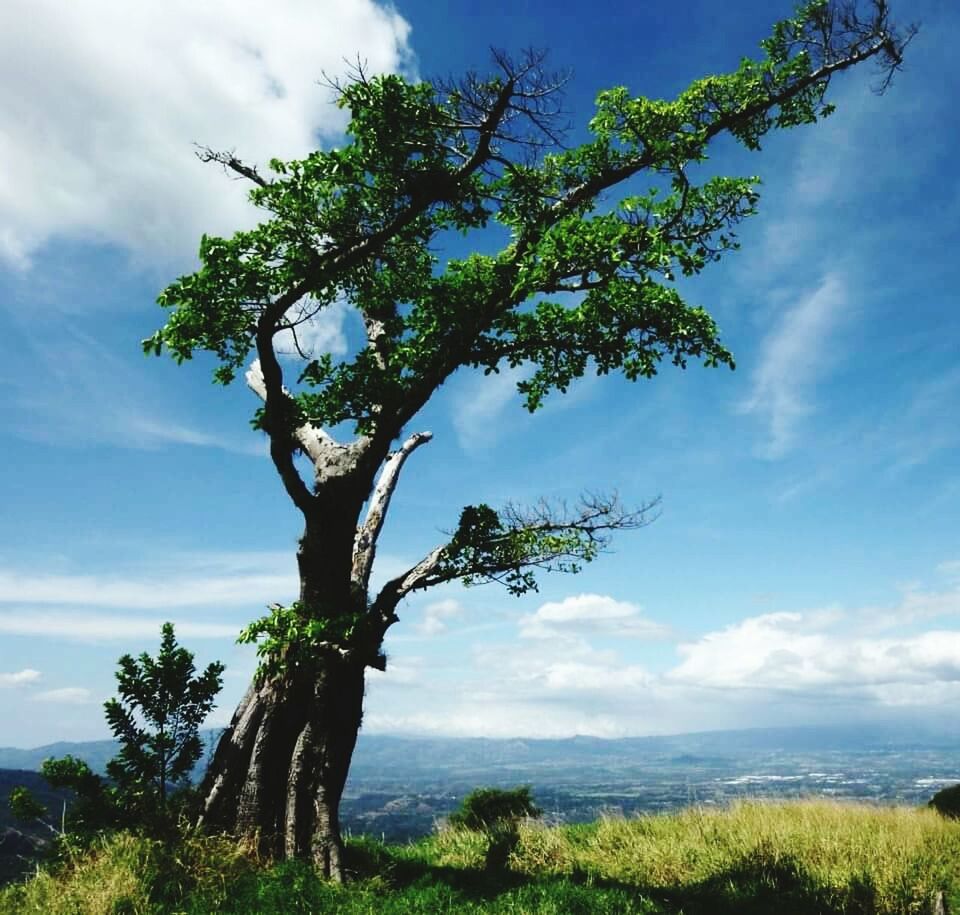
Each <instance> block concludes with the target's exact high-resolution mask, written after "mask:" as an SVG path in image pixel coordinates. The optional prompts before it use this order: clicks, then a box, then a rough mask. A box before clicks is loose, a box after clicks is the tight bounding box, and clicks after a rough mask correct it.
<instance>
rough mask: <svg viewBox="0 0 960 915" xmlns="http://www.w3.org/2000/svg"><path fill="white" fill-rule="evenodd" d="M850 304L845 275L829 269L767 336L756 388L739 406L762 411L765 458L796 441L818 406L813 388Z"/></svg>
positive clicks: (783, 451) (754, 382) (755, 376)
mask: <svg viewBox="0 0 960 915" xmlns="http://www.w3.org/2000/svg"><path fill="white" fill-rule="evenodd" d="M849 306H850V302H849V296H848V293H847V289H846V284H845V282H844V280H843V278H842V277H841V276H839V275H838V274H837V273H828V274H827V275H826V276H825V277H824V279H823V280H822V282H821V283H820V285H819V286H818V287H817V289H816V290H815V291H814V292H813V293H811V294H810V295H808V296H806V297H805V298H803V299H801V301H799V302H798V303H797V304H796V305H795V306H794V307H793V308H792V309H790V310H789V311H788V312H787V313H786V314H785V315H784V317H783V319H782V320H781V321H780V322H779V323H778V325H777V326H776V327H775V328H774V329H773V331H771V333H770V334H769V335H768V336H767V338H766V340H765V341H764V343H763V345H762V347H761V352H760V357H759V360H758V365H757V367H756V369H755V370H754V373H753V377H752V389H751V392H750V394H749V396H748V397H747V398H746V399H745V400H744V401H743V402H742V403H741V404H740V405H739V411H740V412H741V413H751V414H756V415H758V416H760V417H761V418H762V419H763V421H764V423H765V425H766V427H767V436H766V442H765V443H764V444H763V446H762V447H761V448H760V454H761V455H762V456H763V457H766V458H769V459H776V458H781V457H783V456H784V455H785V454H786V453H787V452H788V451H790V449H791V448H793V446H794V445H795V443H796V439H797V434H798V427H799V425H800V423H801V422H802V421H803V419H804V418H805V417H807V416H808V415H809V414H810V413H811V412H813V410H814V403H813V398H812V392H811V388H812V387H813V386H814V385H815V383H816V382H817V381H818V379H819V378H820V377H821V376H822V375H823V373H824V372H825V370H826V368H827V366H828V365H829V364H830V361H831V358H832V356H833V352H832V349H833V347H832V346H831V340H830V337H831V335H832V334H833V333H834V332H835V331H836V329H837V327H838V326H839V324H840V323H841V322H842V321H843V319H844V318H846V317H847V315H848V312H849Z"/></svg>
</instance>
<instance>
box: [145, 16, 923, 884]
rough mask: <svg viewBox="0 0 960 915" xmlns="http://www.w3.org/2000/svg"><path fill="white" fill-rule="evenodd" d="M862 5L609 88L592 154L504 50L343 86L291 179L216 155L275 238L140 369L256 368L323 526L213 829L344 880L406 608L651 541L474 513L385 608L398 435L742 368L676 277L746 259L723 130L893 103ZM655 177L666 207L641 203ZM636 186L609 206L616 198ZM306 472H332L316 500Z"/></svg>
mask: <svg viewBox="0 0 960 915" xmlns="http://www.w3.org/2000/svg"><path fill="white" fill-rule="evenodd" d="M862 2H863V3H865V4H866V8H865V9H863V10H861V11H858V9H857V6H856V4H855V3H842V4H841V3H836V2H827V0H812V2H805V3H803V4H802V5H801V6H800V7H799V9H798V10H797V13H796V15H795V17H794V18H792V19H788V20H785V21H783V22H780V23H778V24H777V25H776V26H775V27H774V29H773V32H772V34H771V36H770V37H769V38H768V39H766V40H765V41H764V42H763V43H762V49H763V55H762V57H761V58H760V59H759V60H744V61H742V62H741V64H740V66H739V67H738V68H737V70H736V71H735V72H733V73H730V74H727V75H719V76H708V77H706V78H704V79H700V80H697V81H696V82H694V83H693V84H692V85H691V86H690V87H689V88H688V89H686V90H685V91H684V92H682V93H681V94H680V95H679V96H678V97H677V98H676V99H675V100H673V101H662V100H653V99H647V98H644V97H642V96H637V97H634V96H631V95H630V94H629V93H628V92H627V90H626V89H625V88H614V89H610V90H607V91H604V92H602V93H600V95H599V96H598V98H597V110H596V114H595V116H594V117H593V119H592V120H591V121H590V123H589V129H590V132H591V139H590V140H589V141H588V142H586V143H584V144H583V145H581V146H577V147H573V148H565V147H564V146H563V145H562V143H561V140H562V130H561V126H560V101H559V99H560V96H559V92H560V89H561V86H562V83H563V80H564V78H563V77H562V76H557V75H551V74H550V73H548V72H547V71H546V70H545V67H544V59H543V56H542V55H540V54H537V53H533V52H530V53H527V54H525V55H523V56H522V57H521V58H520V59H519V60H513V59H510V58H509V57H507V56H506V55H505V54H502V53H495V54H494V61H495V65H496V72H495V75H493V76H491V77H489V78H481V77H480V76H477V75H475V74H468V75H467V76H465V77H464V78H462V79H461V80H459V81H450V82H446V83H444V82H435V83H418V84H411V83H408V82H406V81H404V80H403V79H401V78H400V77H397V76H380V77H375V78H370V77H368V76H367V75H366V74H364V73H363V72H362V70H357V71H356V72H355V73H354V75H353V77H352V78H351V79H350V80H349V81H347V82H346V83H332V84H331V85H333V87H334V89H335V91H336V94H337V100H338V104H339V105H340V106H341V107H344V108H346V109H348V110H349V112H350V124H349V127H348V139H349V142H348V143H347V144H346V145H344V146H343V147H342V148H339V149H332V150H320V151H316V152H313V153H311V154H310V155H309V156H307V157H306V158H305V159H302V160H297V161H291V162H284V161H280V160H276V159H274V160H272V161H271V162H270V163H269V168H270V172H271V174H269V176H267V175H264V174H261V172H260V171H259V170H258V168H257V167H255V166H252V165H249V164H246V163H244V162H243V161H241V160H240V159H238V158H237V157H236V156H235V155H234V154H233V153H232V152H216V151H213V150H210V149H203V150H201V151H200V152H199V155H200V157H201V158H202V159H204V160H206V161H211V162H216V163H219V164H221V165H222V166H223V167H224V169H225V170H226V171H228V172H233V173H235V174H236V175H239V176H242V177H243V178H245V179H247V180H249V181H250V182H251V184H252V188H251V191H250V199H251V200H252V201H253V202H254V203H255V204H256V205H257V206H258V207H260V208H261V209H262V210H263V211H264V212H265V214H266V216H265V219H264V221H263V222H262V223H261V224H260V225H259V226H258V227H257V228H255V229H253V230H250V231H242V232H237V233H236V234H235V235H234V236H233V237H232V238H217V237H210V236H204V237H203V238H202V239H201V242H200V261H201V267H200V269H199V270H197V271H196V272H195V273H193V274H191V275H188V276H183V277H181V278H180V279H178V280H177V281H176V282H174V283H172V284H171V285H170V286H169V287H168V288H167V289H165V290H164V291H163V292H162V293H161V295H160V296H159V300H158V301H159V304H160V305H161V306H163V307H164V308H167V309H169V310H170V313H169V316H168V320H167V322H166V324H165V326H164V327H163V328H161V329H160V330H159V331H157V332H156V333H155V334H154V335H153V336H151V337H150V338H148V339H147V340H145V341H144V350H145V351H146V352H148V353H156V354H158V355H159V354H160V353H161V352H162V351H163V350H167V351H169V353H170V354H171V355H172V356H173V357H174V359H176V360H177V361H178V362H182V361H184V360H186V359H190V358H191V356H192V355H193V354H194V353H195V352H197V351H208V352H210V353H212V354H214V355H215V356H216V357H217V360H218V365H217V368H216V370H215V373H214V378H215V380H216V381H218V382H221V383H223V384H227V383H229V382H230V381H231V380H232V379H233V378H234V377H235V375H236V374H237V373H238V372H239V371H241V370H242V369H244V367H246V366H247V364H248V359H250V357H251V356H252V357H254V358H253V359H252V362H251V363H250V364H249V368H248V369H247V371H246V380H247V383H248V385H249V387H250V388H251V389H252V390H253V391H254V392H255V393H256V394H257V395H258V396H259V398H260V399H261V400H262V402H263V403H262V406H261V407H260V408H259V410H258V411H257V412H256V415H255V417H254V425H255V427H256V428H257V429H260V430H262V431H263V432H265V433H266V435H267V437H268V439H269V445H270V457H271V459H272V461H273V464H274V466H275V468H276V470H277V473H278V475H279V477H280V481H281V483H282V485H283V488H284V490H285V491H286V494H287V496H288V497H289V498H290V500H291V501H292V502H293V504H294V505H295V506H296V507H297V509H298V510H299V511H300V513H301V514H302V516H303V519H304V531H303V535H302V537H301V539H300V541H299V549H298V552H297V562H298V567H299V573H300V594H299V599H298V600H297V601H296V602H295V603H294V604H293V605H292V606H290V607H282V606H280V605H274V606H273V607H272V608H271V612H270V614H269V615H268V616H266V617H264V618H263V619H262V620H259V621H257V622H255V623H253V624H252V625H251V626H250V627H248V628H247V629H246V630H245V632H244V638H245V639H247V640H248V641H258V640H259V651H260V655H261V659H262V664H261V667H260V670H259V672H258V675H257V677H256V678H255V680H254V682H253V683H252V684H251V686H250V688H249V690H248V692H247V693H246V695H245V696H244V698H243V699H242V700H241V702H240V704H239V706H238V708H237V710H236V713H235V715H234V717H233V721H232V723H231V725H230V727H229V728H228V729H227V731H226V733H225V734H224V736H223V738H222V739H221V741H220V743H219V746H218V748H217V751H216V753H215V756H214V759H213V761H212V764H211V767H210V769H209V774H208V778H207V781H206V783H205V786H204V795H205V800H204V808H203V813H202V816H201V821H202V822H203V823H205V824H207V825H209V826H212V827H216V828H221V829H226V830H229V831H232V832H235V833H245V834H258V835H259V836H260V837H261V840H262V841H263V842H264V843H265V845H266V846H267V847H268V848H272V850H274V851H275V852H277V853H280V854H285V855H288V856H291V855H296V856H313V857H314V859H315V860H316V862H317V864H318V865H319V866H320V867H321V868H322V869H323V871H324V872H325V873H327V874H328V875H331V876H333V877H335V878H340V877H341V876H342V861H341V849H342V846H341V838H340V831H339V825H338V808H339V802H340V796H341V793H342V789H343V786H344V782H345V779H346V776H347V770H348V767H349V764H350V758H351V755H352V753H353V749H354V744H355V741H356V737H357V732H358V729H359V727H360V723H361V717H362V705H363V688H364V672H365V669H366V668H367V667H372V668H377V669H380V670H383V669H384V668H385V665H386V660H385V657H384V655H383V653H382V651H381V646H382V643H383V639H384V635H385V633H386V632H387V630H388V628H389V627H390V626H392V625H393V624H394V623H395V622H397V619H398V617H397V613H396V610H397V607H398V605H399V603H400V602H401V601H402V600H403V598H404V597H405V596H406V595H408V594H410V593H411V592H414V591H417V590H419V589H423V588H428V587H430V586H432V585H436V584H439V583H441V582H446V581H450V580H453V579H462V580H464V581H466V582H468V583H475V582H482V581H490V580H495V581H500V582H502V583H503V584H505V585H506V587H507V588H508V589H509V590H510V591H511V592H513V593H523V592H524V591H526V590H528V589H530V588H533V587H535V578H534V573H535V572H536V570H537V569H547V570H550V569H553V570H561V571H576V570H577V569H578V568H579V566H580V564H581V563H582V562H584V561H590V560H592V559H594V558H595V557H596V556H597V554H598V553H599V552H600V551H601V550H602V548H603V547H604V546H605V545H606V543H607V541H608V537H609V536H610V534H611V532H612V531H614V530H616V529H622V528H632V527H638V526H640V525H642V524H644V523H645V522H646V521H648V520H649V512H650V509H651V508H652V505H646V506H642V507H641V508H639V509H638V510H630V509H628V508H625V507H624V506H622V505H621V504H620V503H619V502H618V501H617V500H616V498H608V497H603V496H588V497H585V498H584V500H583V501H582V503H581V504H580V505H578V506H576V507H575V508H574V509H572V510H570V511H567V510H565V509H564V507H563V506H551V505H549V504H546V503H541V504H540V505H538V506H537V507H535V508H534V509H532V510H525V509H522V508H519V507H516V506H507V507H506V508H504V509H501V510H495V509H494V508H492V507H490V506H487V505H482V504H481V505H474V506H468V507H467V508H465V509H463V511H462V513H461V514H460V518H459V524H458V525H457V527H456V529H455V531H454V532H453V533H452V535H451V537H450V539H449V540H448V541H447V542H446V543H442V544H440V545H438V546H437V547H436V549H434V550H433V551H432V552H430V553H429V554H428V555H426V556H424V557H423V559H422V560H421V561H419V562H418V563H416V564H414V565H413V566H411V568H409V569H408V570H407V571H406V572H404V573H403V574H402V575H399V576H397V577H395V578H393V579H392V580H391V581H389V582H387V584H386V585H385V586H384V587H383V588H382V589H381V590H380V591H379V592H378V593H376V594H371V593H370V570H371V566H372V563H373V561H374V555H375V551H376V546H377V540H378V536H379V534H380V532H381V529H382V526H383V524H384V520H385V517H386V514H387V510H388V508H389V505H390V499H391V495H392V493H393V492H394V489H395V487H396V485H397V482H398V479H399V475H400V472H401V470H402V468H403V467H404V465H405V463H406V461H407V460H408V458H409V457H410V455H411V454H412V453H413V452H414V451H416V450H417V449H418V448H420V447H421V446H422V445H424V444H425V443H426V442H428V441H430V438H431V435H430V433H429V432H413V433H412V434H407V436H406V438H403V435H404V430H405V429H406V428H407V426H408V424H409V423H410V422H411V421H412V420H413V419H414V418H415V417H416V416H417V414H418V412H419V411H420V410H421V409H422V408H423V407H424V405H425V404H426V403H427V402H428V400H429V399H430V398H431V397H432V396H433V394H434V393H435V392H436V391H437V389H438V388H439V387H440V386H441V385H442V384H443V382H444V381H445V380H446V379H447V378H449V377H450V375H451V374H452V373H454V372H455V371H456V370H457V369H459V368H462V367H474V368H482V369H483V370H484V372H486V373H490V372H496V371H498V370H499V369H500V367H501V366H504V365H508V366H511V367H516V366H520V365H523V366H527V367H529V369H530V371H531V374H530V375H529V377H527V378H526V379H525V380H523V381H521V382H520V383H519V384H518V390H519V393H520V395H521V396H522V398H523V400H524V402H525V405H526V407H527V409H529V410H531V411H533V410H536V409H537V408H538V407H539V406H540V405H541V403H542V402H543V400H544V398H545V397H546V396H548V395H549V394H550V393H551V392H554V391H560V392H564V391H566V389H567V388H568V386H569V385H570V384H571V383H572V382H573V381H574V380H575V379H577V378H579V377H581V376H582V375H583V374H584V373H585V372H586V371H587V370H588V369H590V370H596V371H597V372H598V373H601V374H604V373H608V372H611V371H620V372H622V374H623V375H624V376H625V377H626V378H627V379H629V380H636V379H638V378H648V377H651V376H653V375H654V374H656V372H657V369H658V366H659V364H660V362H661V361H662V360H663V359H664V357H669V358H670V360H671V361H672V362H673V363H674V364H675V365H678V366H680V367H685V366H686V363H687V360H688V359H689V358H698V359H702V360H703V362H704V364H705V365H707V366H719V365H722V364H723V365H728V366H730V367H731V368H732V367H733V357H732V355H731V354H730V352H729V351H728V350H727V349H726V348H725V347H724V346H723V345H722V344H721V343H720V341H719V336H718V330H717V327H716V325H715V323H714V321H713V320H712V318H711V317H710V315H709V314H708V313H707V312H706V311H705V310H703V309H702V308H698V307H691V306H689V305H687V304H686V303H685V302H684V301H683V299H682V298H681V296H680V294H679V293H678V291H677V289H676V287H675V286H674V285H673V282H672V281H673V279H674V276H675V275H676V274H678V273H682V274H683V275H685V276H690V275H693V274H697V273H699V272H700V271H701V270H702V269H703V268H704V267H705V266H706V265H707V264H708V263H710V262H712V261H716V260H717V259H719V258H720V257H721V256H722V255H724V254H725V253H726V252H728V251H730V250H732V249H734V248H736V247H737V242H736V239H735V233H734V229H735V227H736V225H737V224H738V223H739V222H740V220H742V219H743V218H744V217H746V216H748V215H750V214H752V213H753V212H754V209H755V205H756V202H757V191H756V183H757V179H754V178H746V179H744V178H728V177H715V178H711V179H709V180H706V181H704V182H703V183H701V184H699V185H698V184H697V183H696V182H695V180H694V177H695V176H694V174H693V172H694V171H695V167H696V165H697V164H698V163H700V162H702V161H703V160H704V159H706V156H707V150H708V147H709V145H710V143H711V142H712V141H714V140H715V139H716V138H718V137H720V136H722V135H724V134H727V135H731V136H733V137H734V138H735V139H736V140H738V141H739V142H740V143H742V144H743V145H744V146H745V147H747V148H748V149H751V150H755V149H759V147H760V141H761V139H762V138H763V137H764V135H765V134H766V133H767V132H768V131H770V130H772V129H774V128H789V127H793V126H796V125H799V124H806V123H811V122H815V121H816V120H818V119H819V118H821V117H824V116H826V115H827V114H829V113H830V111H831V110H832V106H831V105H829V104H828V103H827V102H826V101H825V92H826V90H827V87H828V84H829V83H830V80H831V79H832V77H833V76H834V75H835V74H837V73H839V72H841V71H843V70H846V69H848V68H850V67H852V66H855V65H857V64H859V63H862V62H864V61H867V60H873V61H875V62H876V63H877V64H878V67H879V73H880V79H881V86H880V87H879V88H880V89H881V90H882V89H883V88H885V87H886V85H887V84H888V83H889V81H890V79H891V77H892V76H893V74H894V72H895V71H896V70H897V68H898V67H899V66H900V64H901V53H902V51H903V48H904V46H905V45H906V43H907V42H908V41H909V39H910V38H911V37H912V35H913V33H914V29H913V28H912V27H911V28H909V29H906V30H899V31H898V30H897V29H896V28H895V27H894V26H893V25H892V23H891V22H890V20H889V14H888V9H887V4H886V2H885V0H862ZM644 175H645V176H648V180H652V181H654V182H656V183H658V184H659V185H660V189H661V193H658V192H657V191H655V190H650V191H647V192H643V191H639V192H638V191H637V190H636V188H635V186H633V185H631V184H630V183H629V182H630V179H632V178H635V177H637V176H644ZM616 188H620V197H619V199H618V200H616V201H615V205H611V202H610V201H608V200H606V199H605V197H604V195H605V194H607V193H608V192H612V191H613V190H614V189H616ZM490 224H499V225H500V226H501V227H502V228H503V229H505V230H506V231H507V232H508V233H509V241H508V242H507V243H506V244H505V245H504V246H503V247H502V249H500V250H499V251H498V252H497V253H494V254H480V253H475V254H471V255H470V256H467V257H463V258H450V259H448V260H447V261H446V262H441V261H440V260H439V259H438V257H437V255H436V254H435V253H434V250H435V249H436V248H437V247H439V246H440V245H441V244H442V243H443V242H444V241H445V240H446V239H448V238H449V237H450V236H451V234H452V233H455V232H460V233H463V234H466V235H470V233H471V232H474V231H476V230H480V229H483V228H484V227H486V226H488V225H490ZM488 237H489V236H485V238H488ZM336 302H345V303H347V304H348V305H349V306H350V307H352V308H353V309H354V310H355V312H356V314H357V315H358V316H359V318H360V319H362V322H363V327H364V328H365V331H366V340H365V343H364V344H363V345H362V346H359V347H358V348H356V349H355V350H354V351H353V352H351V353H349V354H348V355H346V356H345V357H344V358H342V359H334V358H333V356H331V355H330V354H329V353H310V352H305V351H304V348H303V346H302V345H301V338H302V331H303V329H304V328H305V326H307V325H308V324H309V322H310V321H311V320H312V319H313V318H314V317H316V316H317V315H319V314H321V313H322V312H323V310H324V309H327V308H329V307H330V306H331V305H333V304H334V303H336ZM290 338H292V344H289V343H288V344H286V345H287V346H288V347H289V348H290V349H291V352H287V353H283V352H281V349H282V346H283V344H282V342H281V341H282V340H283V339H290ZM297 362H299V365H298V366H297V368H296V370H295V372H294V373H292V374H291V373H290V366H291V364H296V363H297ZM291 379H292V380H291ZM344 426H346V427H347V428H350V427H352V429H353V436H352V438H349V439H348V440H341V439H342V436H341V435H340V430H341V429H342V428H344ZM335 433H336V435H335ZM395 441H401V444H400V445H399V447H396V448H395V449H394V446H393V443H394V442H395ZM298 454H302V455H305V456H306V457H307V458H308V459H309V461H310V462H311V463H312V465H313V479H312V480H310V481H307V480H304V479H303V478H302V477H301V475H300V473H299V472H298V469H297V464H296V461H295V457H296V456H297V455H298Z"/></svg>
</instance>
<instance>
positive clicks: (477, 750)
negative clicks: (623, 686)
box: [0, 723, 960, 775]
mask: <svg viewBox="0 0 960 915" xmlns="http://www.w3.org/2000/svg"><path fill="white" fill-rule="evenodd" d="M219 733H220V732H219V731H207V732H205V734H204V744H205V747H206V748H207V751H208V752H211V751H212V748H213V746H214V745H215V741H216V738H217V737H218V736H219ZM117 749H118V746H117V743H116V742H115V741H112V740H95V741H87V742H79V743H67V742H58V743H51V744H47V745H45V746H42V747H34V748H33V749H29V750H24V749H18V748H14V747H0V769H30V770H34V771H36V770H39V768H40V765H41V763H42V762H43V760H45V759H47V758H49V757H51V756H53V757H60V756H66V755H68V754H69V755H71V756H77V757H79V758H80V759H83V760H85V761H86V762H87V764H88V765H89V766H90V767H91V768H92V769H93V770H94V771H96V772H101V773H102V772H104V770H105V767H106V764H107V762H108V761H109V760H110V759H111V758H112V757H113V756H115V755H116V753H117ZM896 749H902V750H905V751H906V750H916V749H927V750H951V749H955V750H957V751H958V752H960V730H958V729H956V728H952V729H951V728H947V727H939V726H936V725H924V724H919V723H911V724H908V725H900V724H897V725H892V724H889V725H873V724H870V725H866V724H863V725H860V724H858V725H852V726H851V725H844V726H829V727H799V728H752V729H748V730H738V731H707V732H701V733H693V734H675V735H668V736H657V737H624V738H619V739H612V740H608V739H604V738H600V737H582V736H580V737H568V738H562V739H555V740H544V739H533V738H529V739H527V738H506V739H504V738H487V737H397V736H388V735H383V734H367V733H363V732H361V734H360V739H359V741H358V743H357V750H356V753H355V754H354V759H353V765H352V769H351V771H352V773H354V774H355V775H360V774H370V775H375V774H382V773H383V772H384V771H391V772H393V773H395V774H399V773H400V772H401V771H403V770H419V771H436V770H438V769H465V770H475V769H479V770H495V769H499V768H504V767H507V768H511V767H517V766H519V767H522V768H527V767H530V766H533V767H534V768H539V767H541V766H543V767H549V768H556V769H561V768H574V769H577V768H580V767H581V766H591V765H597V764H616V762H617V761H627V760H629V761H630V762H633V763H636V762H643V761H651V762H652V761H653V760H655V759H663V758H667V759H669V760H672V761H674V762H680V761H683V760H686V761H688V762H691V761H702V760H704V759H707V760H709V759H712V758H721V759H728V758H730V757H739V756H743V755H745V754H749V755H753V754H756V753H773V752H790V753H800V752H804V751H809V752H825V751H858V752H863V751H868V750H884V751H891V750H896Z"/></svg>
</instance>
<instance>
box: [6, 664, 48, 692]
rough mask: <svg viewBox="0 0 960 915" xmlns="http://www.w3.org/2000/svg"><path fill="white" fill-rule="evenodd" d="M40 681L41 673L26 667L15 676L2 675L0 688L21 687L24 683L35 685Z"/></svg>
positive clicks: (14, 674)
mask: <svg viewBox="0 0 960 915" xmlns="http://www.w3.org/2000/svg"><path fill="white" fill-rule="evenodd" d="M39 679H40V671H39V670H34V669H33V668H31V667H25V668H24V669H23V670H18V671H17V672H16V673H13V674H3V673H0V687H3V686H21V685H22V684H24V683H34V682H36V681H37V680H39Z"/></svg>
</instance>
